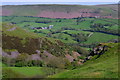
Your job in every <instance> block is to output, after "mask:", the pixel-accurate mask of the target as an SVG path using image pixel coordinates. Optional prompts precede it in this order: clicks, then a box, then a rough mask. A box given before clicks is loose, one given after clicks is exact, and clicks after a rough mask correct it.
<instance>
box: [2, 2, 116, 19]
mask: <svg viewBox="0 0 120 80" xmlns="http://www.w3.org/2000/svg"><path fill="white" fill-rule="evenodd" d="M117 13H118V5H117V4H114V5H102V6H100V5H99V6H96V5H95V6H85V5H9V6H2V14H0V15H2V16H36V17H48V18H75V17H78V16H83V17H96V16H97V17H106V18H117Z"/></svg>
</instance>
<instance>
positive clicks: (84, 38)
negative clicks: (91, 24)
mask: <svg viewBox="0 0 120 80" xmlns="http://www.w3.org/2000/svg"><path fill="white" fill-rule="evenodd" d="M64 33H65V34H68V35H70V36H72V37H74V40H75V41H77V42H79V43H81V42H84V41H87V35H85V34H83V33H78V34H70V33H68V32H64Z"/></svg>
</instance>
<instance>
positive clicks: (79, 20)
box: [76, 17, 85, 25]
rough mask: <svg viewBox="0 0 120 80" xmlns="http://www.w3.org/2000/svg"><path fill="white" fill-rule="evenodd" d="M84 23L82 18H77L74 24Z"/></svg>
mask: <svg viewBox="0 0 120 80" xmlns="http://www.w3.org/2000/svg"><path fill="white" fill-rule="evenodd" d="M82 21H85V19H84V18H83V17H77V20H76V23H77V25H79V22H82Z"/></svg>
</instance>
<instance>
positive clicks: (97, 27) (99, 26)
mask: <svg viewBox="0 0 120 80" xmlns="http://www.w3.org/2000/svg"><path fill="white" fill-rule="evenodd" d="M105 26H112V24H100V23H97V24H93V25H91V26H90V27H91V28H92V29H91V30H89V31H92V32H101V33H106V34H111V35H118V36H120V33H119V31H118V30H112V29H108V28H105Z"/></svg>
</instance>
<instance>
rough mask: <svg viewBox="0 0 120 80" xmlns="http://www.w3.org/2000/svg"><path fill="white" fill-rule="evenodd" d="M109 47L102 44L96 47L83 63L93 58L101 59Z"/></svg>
mask: <svg viewBox="0 0 120 80" xmlns="http://www.w3.org/2000/svg"><path fill="white" fill-rule="evenodd" d="M108 48H109V46H107V45H105V44H102V43H100V44H99V45H98V46H96V47H94V48H93V49H92V50H91V51H90V53H89V55H88V56H87V57H86V58H85V59H84V61H83V62H86V61H87V60H89V59H91V57H92V56H95V55H97V57H96V59H97V58H99V57H100V56H101V55H102V54H104V53H105V52H106V51H107V50H108Z"/></svg>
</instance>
